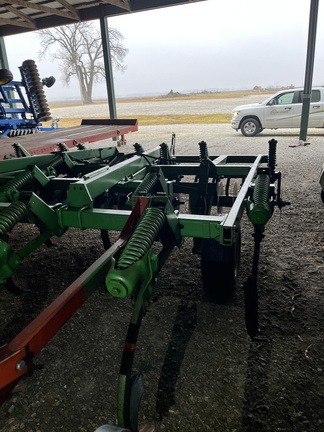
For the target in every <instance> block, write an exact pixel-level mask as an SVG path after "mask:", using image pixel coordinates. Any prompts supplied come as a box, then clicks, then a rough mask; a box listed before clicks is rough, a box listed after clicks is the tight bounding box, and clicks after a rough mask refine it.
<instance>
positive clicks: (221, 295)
mask: <svg viewBox="0 0 324 432" xmlns="http://www.w3.org/2000/svg"><path fill="white" fill-rule="evenodd" d="M240 256H241V232H240V231H238V233H237V238H236V242H235V243H234V244H233V245H232V246H223V245H220V244H219V243H218V242H217V241H216V240H213V239H205V240H204V243H203V247H202V254H201V276H202V281H203V287H204V291H205V295H206V299H207V300H208V301H211V302H213V303H217V304H224V303H226V302H227V301H228V300H229V299H230V297H231V295H232V294H233V291H234V290H235V288H236V281H237V276H238V270H239V266H240Z"/></svg>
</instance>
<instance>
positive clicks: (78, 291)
mask: <svg viewBox="0 0 324 432" xmlns="http://www.w3.org/2000/svg"><path fill="white" fill-rule="evenodd" d="M148 201H149V200H148V198H145V197H143V198H139V199H138V200H137V203H136V205H135V207H134V209H133V211H132V213H131V215H130V216H129V218H128V219H127V222H126V224H125V227H124V228H123V230H122V232H121V234H120V236H119V239H118V240H117V242H116V243H114V244H113V245H112V246H111V247H110V248H109V249H108V250H107V251H106V252H105V253H104V254H103V255H102V256H101V257H100V258H99V259H98V260H97V261H95V262H94V263H93V264H92V265H91V266H90V267H89V268H88V269H87V270H86V271H85V272H84V273H83V274H82V275H81V276H79V277H78V278H77V279H76V280H75V281H74V282H73V283H72V284H71V285H70V286H69V287H68V288H67V289H66V290H65V291H64V292H63V293H62V294H61V295H60V296H59V297H58V298H57V299H56V300H54V301H53V302H52V303H51V304H50V305H49V306H48V307H47V308H46V309H44V310H43V311H42V312H41V313H40V314H39V315H38V316H37V317H36V318H35V319H34V320H33V321H32V322H31V323H30V324H29V325H27V327H25V329H24V330H22V331H21V332H20V333H19V334H18V335H17V336H16V337H14V339H12V340H11V342H9V343H8V344H6V345H4V346H2V347H1V348H0V405H1V404H2V403H3V402H4V401H5V400H6V399H7V398H8V397H9V396H10V394H11V392H12V390H13V389H14V388H15V386H16V385H17V383H18V382H19V380H20V379H21V378H22V377H23V376H24V375H25V374H26V373H27V372H28V371H29V370H31V369H32V360H33V358H34V357H35V356H36V355H37V354H39V352H40V351H41V350H42V349H43V348H44V346H45V345H46V344H47V343H48V342H49V341H50V340H51V339H52V338H53V337H54V336H55V334H56V333H57V332H58V331H59V330H60V329H61V327H62V326H63V325H64V324H65V323H66V322H67V321H68V320H69V319H70V318H71V317H72V315H73V314H74V313H75V312H76V311H77V310H78V309H79V308H80V307H81V306H82V305H83V303H84V302H85V301H86V300H87V299H88V298H89V297H90V295H91V294H92V293H93V292H94V291H95V290H96V288H97V287H98V286H99V285H100V284H102V283H103V282H104V280H105V277H106V275H107V273H108V270H109V268H110V262H111V257H112V255H113V254H114V253H115V252H116V251H117V250H118V249H120V248H122V247H123V246H125V244H126V243H127V240H128V239H129V237H130V236H131V234H132V232H133V230H134V228H135V226H136V225H137V222H138V220H139V218H140V216H141V214H142V213H143V211H144V210H145V208H146V206H147V204H148Z"/></svg>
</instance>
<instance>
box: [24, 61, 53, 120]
mask: <svg viewBox="0 0 324 432" xmlns="http://www.w3.org/2000/svg"><path fill="white" fill-rule="evenodd" d="M21 70H22V72H23V75H24V78H25V82H26V86H27V88H28V96H29V98H30V102H31V103H32V105H33V106H34V110H35V116H36V120H38V121H48V120H51V119H52V117H51V113H50V110H49V106H48V103H47V99H46V98H45V93H44V90H43V84H42V81H41V79H40V76H39V73H38V69H37V66H36V63H35V62H34V60H25V61H24V62H23V64H22V66H21Z"/></svg>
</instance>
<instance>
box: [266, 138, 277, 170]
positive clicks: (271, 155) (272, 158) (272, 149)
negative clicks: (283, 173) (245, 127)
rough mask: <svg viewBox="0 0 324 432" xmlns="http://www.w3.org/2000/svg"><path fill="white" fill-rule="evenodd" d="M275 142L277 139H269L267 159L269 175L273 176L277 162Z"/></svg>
mask: <svg viewBox="0 0 324 432" xmlns="http://www.w3.org/2000/svg"><path fill="white" fill-rule="evenodd" d="M277 143H278V141H277V140H275V139H272V140H270V141H269V160H268V167H269V168H270V171H271V176H273V174H274V171H275V166H276V162H277Z"/></svg>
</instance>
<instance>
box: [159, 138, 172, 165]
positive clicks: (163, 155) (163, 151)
mask: <svg viewBox="0 0 324 432" xmlns="http://www.w3.org/2000/svg"><path fill="white" fill-rule="evenodd" d="M160 159H161V160H162V161H163V162H164V163H165V164H167V163H168V162H169V161H170V152H169V147H168V145H167V144H166V143H162V144H161V145H160Z"/></svg>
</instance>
